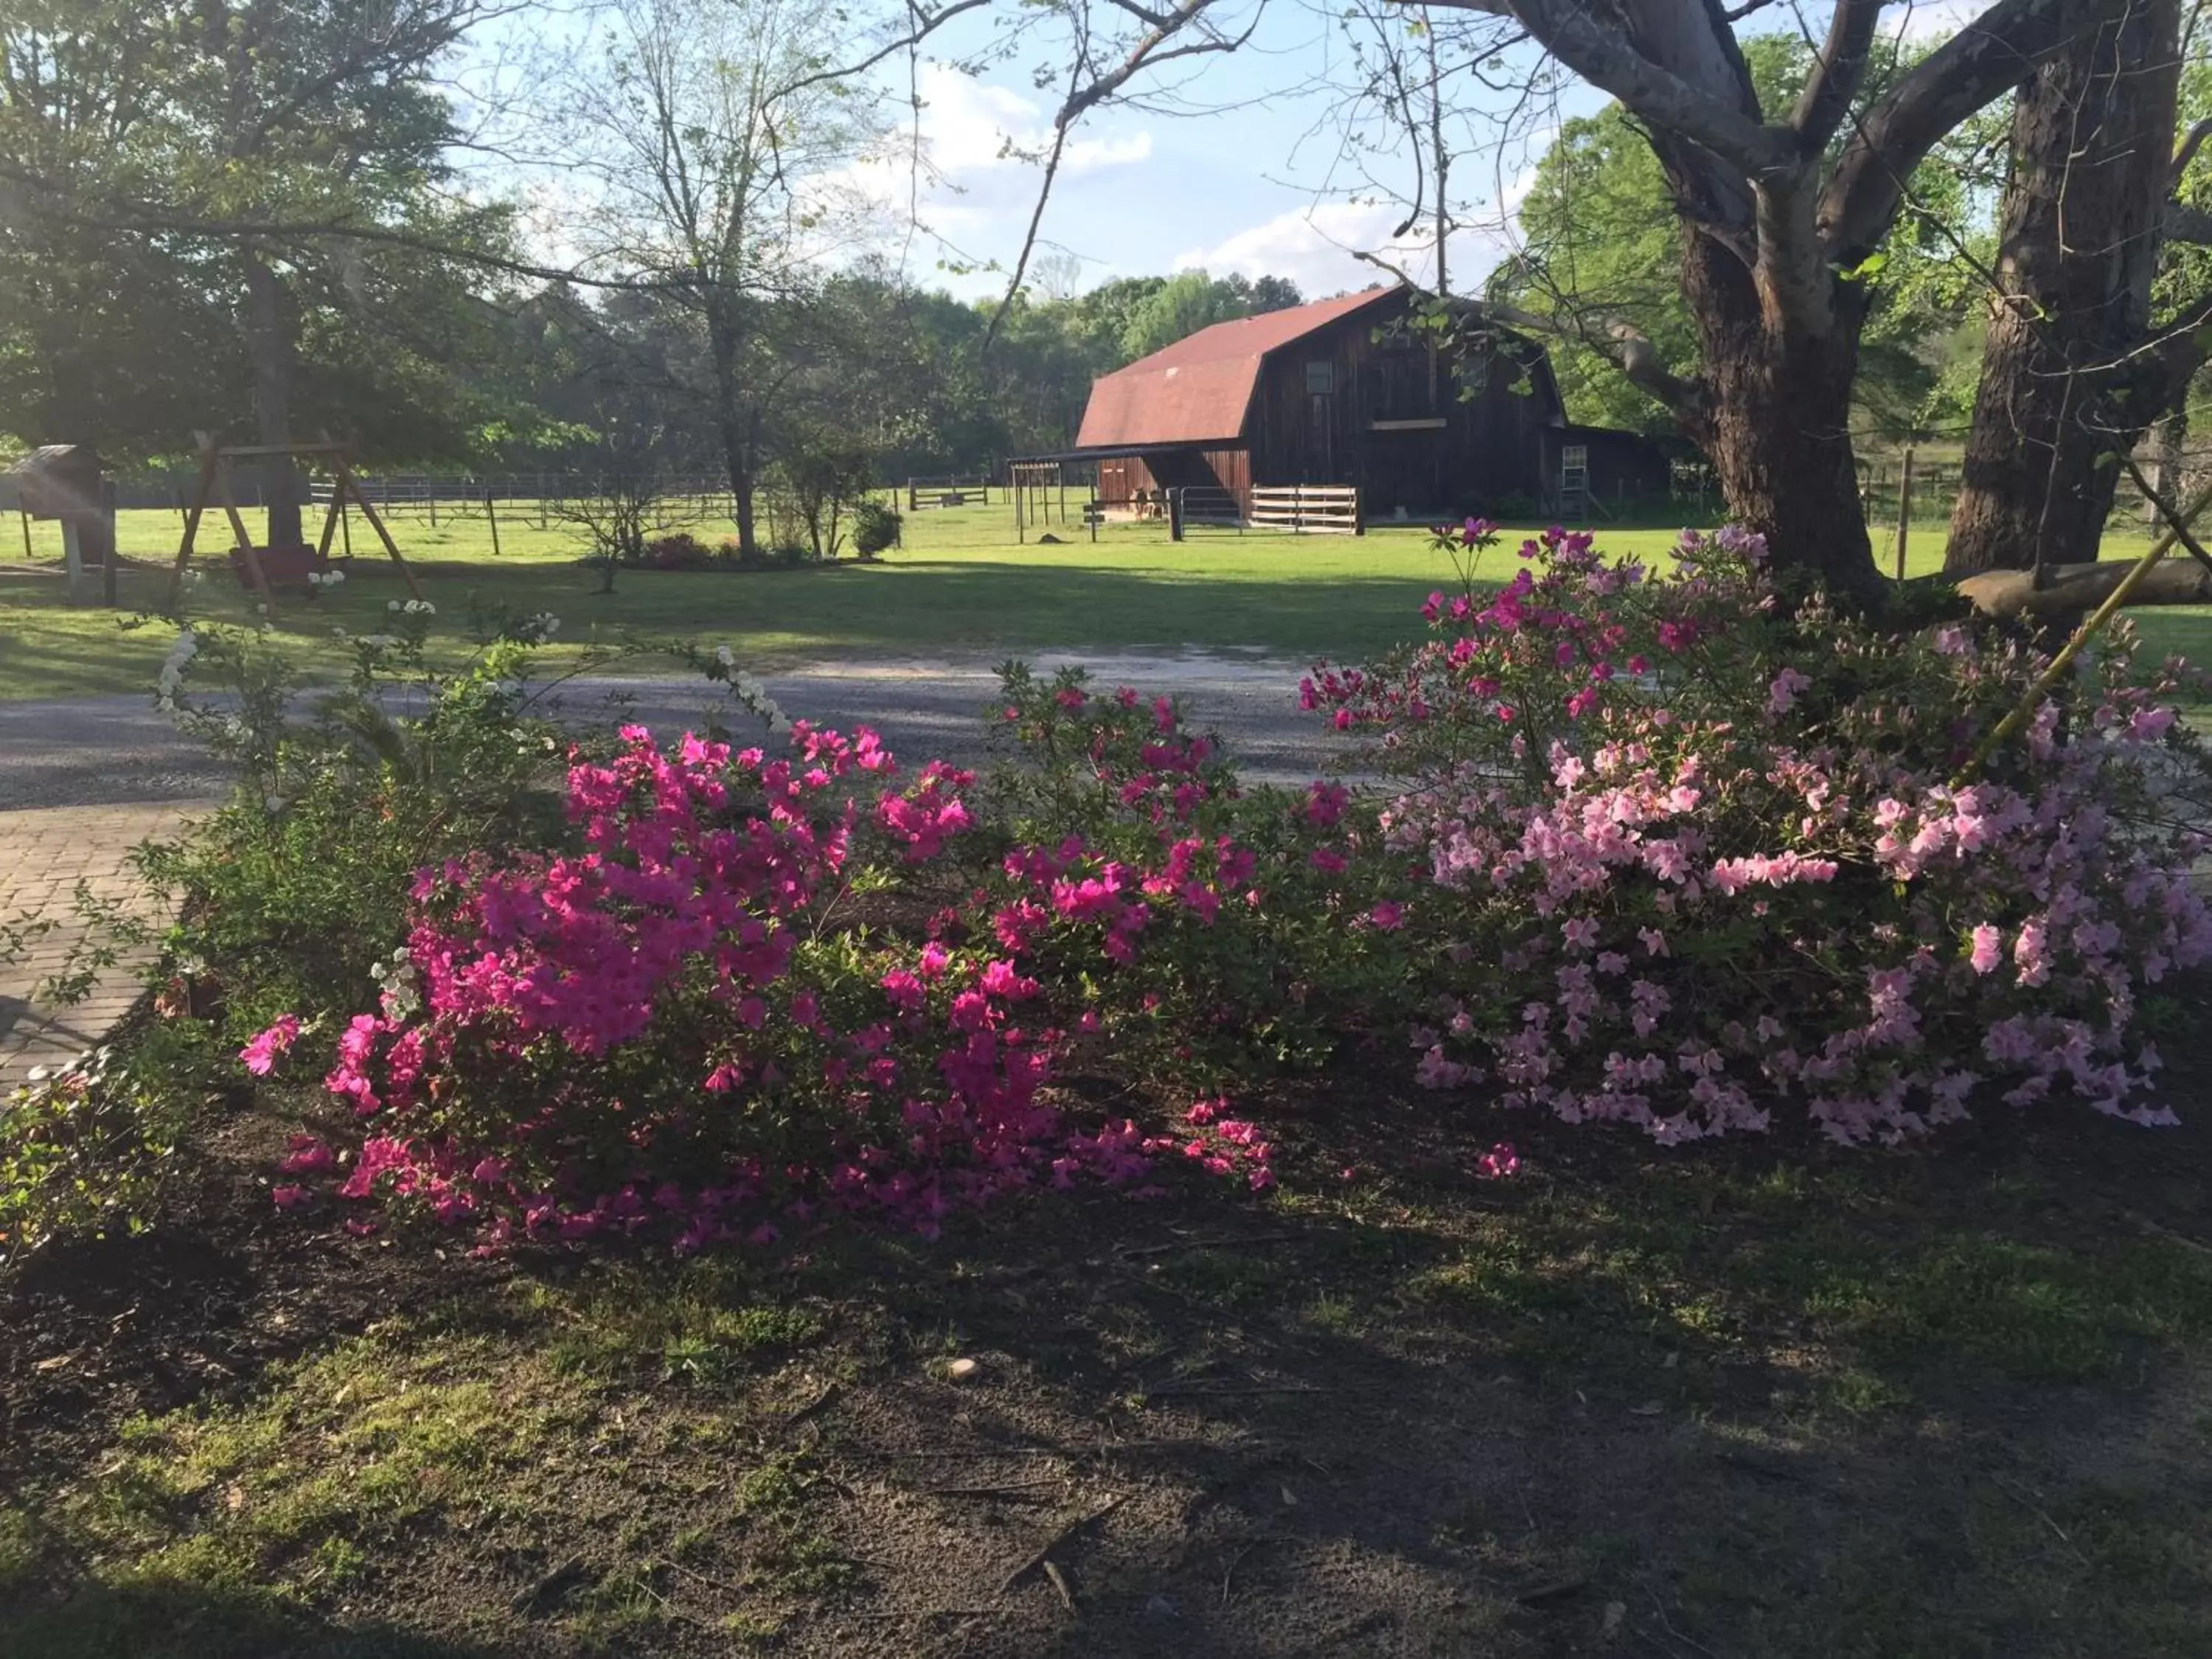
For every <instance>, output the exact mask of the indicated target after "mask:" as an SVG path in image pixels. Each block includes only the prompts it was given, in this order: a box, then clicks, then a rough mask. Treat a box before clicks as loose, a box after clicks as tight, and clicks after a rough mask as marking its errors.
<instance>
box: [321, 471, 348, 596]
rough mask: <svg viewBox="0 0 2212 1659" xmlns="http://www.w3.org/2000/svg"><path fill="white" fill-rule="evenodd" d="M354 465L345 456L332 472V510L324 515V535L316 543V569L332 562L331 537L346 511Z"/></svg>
mask: <svg viewBox="0 0 2212 1659" xmlns="http://www.w3.org/2000/svg"><path fill="white" fill-rule="evenodd" d="M351 471H352V465H351V463H349V461H348V460H347V459H346V458H345V457H344V456H343V455H341V456H340V457H338V464H337V466H336V467H334V468H332V469H331V510H330V511H329V512H327V513H324V514H323V533H322V535H321V536H320V537H319V538H318V539H317V541H316V543H315V568H317V569H320V568H322V567H323V566H325V565H326V564H328V563H329V562H331V536H332V534H333V533H334V532H336V531H337V527H338V517H339V515H340V514H341V513H343V512H344V511H345V492H346V479H347V477H348V476H349V474H350V473H351Z"/></svg>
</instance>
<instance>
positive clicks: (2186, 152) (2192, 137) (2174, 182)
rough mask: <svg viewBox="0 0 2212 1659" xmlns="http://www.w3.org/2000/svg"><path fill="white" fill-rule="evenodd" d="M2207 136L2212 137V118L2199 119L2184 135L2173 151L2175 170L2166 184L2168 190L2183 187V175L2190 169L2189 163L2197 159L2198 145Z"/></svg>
mask: <svg viewBox="0 0 2212 1659" xmlns="http://www.w3.org/2000/svg"><path fill="white" fill-rule="evenodd" d="M2207 138H2212V119H2206V120H2203V121H2197V122H2194V123H2192V124H2191V126H2190V129H2189V131H2187V132H2186V133H2185V134H2184V135H2183V137H2182V140H2181V144H2180V147H2179V149H2176V150H2175V151H2174V152H2173V171H2172V173H2171V175H2170V176H2169V178H2168V181H2167V184H2166V188H2167V189H2168V190H2179V189H2180V188H2181V179H2182V175H2183V174H2185V173H2187V172H2188V171H2189V164H2190V163H2191V161H2195V160H2196V159H2197V149H2198V147H2199V146H2201V145H2202V144H2203V143H2204V141H2205V139H2207Z"/></svg>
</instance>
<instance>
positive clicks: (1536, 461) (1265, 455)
mask: <svg viewBox="0 0 2212 1659" xmlns="http://www.w3.org/2000/svg"><path fill="white" fill-rule="evenodd" d="M1411 302H1412V294H1411V291H1410V290H1408V289H1403V288H1376V289H1368V290H1366V291H1365V292H1364V293H1361V294H1353V295H1343V296H1341V297H1340V298H1337V299H1334V300H1323V301H1317V302H1316V303H1315V304H1312V305H1307V306H1298V307H1292V308H1291V309H1289V310H1285V311H1279V312H1271V313H1267V314H1266V315H1264V316H1260V317H1249V318H1242V319H1237V320H1236V321H1234V322H1228V323H1219V324H1216V325H1214V326H1213V327H1212V328H1207V329H1201V330H1200V331H1199V332H1197V333H1196V334H1194V335H1192V336H1190V337H1188V338H1187V339H1183V340H1179V341H1177V342H1176V343H1175V344H1173V345H1171V346H1169V347H1167V348H1166V349H1164V350H1161V351H1158V352H1155V353H1153V354H1152V356H1149V357H1144V358H1140V359H1139V361H1137V362H1133V363H1131V364H1129V365H1128V366H1127V368H1122V369H1119V370H1117V371H1116V372H1115V373H1114V374H1109V375H1105V376H1103V377H1102V378H1101V379H1100V380H1097V382H1096V383H1095V384H1094V385H1093V386H1092V388H1091V401H1090V404H1089V405H1088V407H1087V408H1086V409H1085V412H1084V418H1083V426H1082V429H1081V432H1080V435H1079V438H1078V440H1077V447H1076V451H1075V453H1076V454H1077V455H1079V456H1082V457H1085V458H1091V459H1097V460H1098V462H1099V478H1100V497H1101V499H1102V500H1103V501H1107V502H1108V503H1109V504H1118V503H1123V502H1127V503H1133V504H1138V503H1143V502H1145V501H1148V500H1150V501H1157V499H1158V495H1159V494H1160V493H1161V492H1163V491H1166V490H1170V489H1189V488H1199V489H1210V490H1212V491H1215V492H1218V494H1219V495H1225V496H1227V497H1229V498H1231V499H1232V500H1234V501H1236V502H1237V505H1238V507H1240V508H1249V503H1250V491H1251V489H1252V488H1253V486H1255V485H1261V486H1277V485H1285V484H1336V485H1345V484H1349V485H1352V486H1355V487H1356V488H1357V489H1358V492H1359V496H1360V504H1361V508H1362V511H1363V513H1364V515H1365V516H1366V518H1367V519H1368V520H1370V521H1384V520H1394V519H1400V518H1404V519H1413V520H1423V519H1433V518H1435V517H1437V516H1440V515H1444V514H1458V513H1481V512H1486V513H1492V514H1493V515H1498V516H1502V515H1504V514H1506V513H1531V512H1536V511H1541V510H1547V509H1548V508H1550V507H1553V505H1554V504H1555V498H1556V496H1557V493H1558V490H1557V485H1558V479H1557V477H1556V476H1555V475H1556V473H1557V471H1558V467H1559V454H1560V453H1561V446H1560V444H1559V440H1558V437H1557V435H1558V434H1559V433H1561V432H1564V431H1565V430H1567V429H1568V428H1567V421H1566V416H1565V410H1564V408H1563V406H1562V404H1561V401H1560V398H1559V389H1558V386H1557V384H1556V382H1555V381H1554V380H1553V377H1552V372H1551V364H1550V361H1549V359H1548V358H1547V356H1545V354H1544V351H1543V349H1542V348H1541V346H1539V345H1537V344H1536V343H1534V342H1533V341H1530V340H1528V339H1527V338H1526V337H1522V336H1520V335H1517V334H1514V333H1512V332H1510V331H1505V330H1502V329H1501V330H1498V331H1496V333H1495V334H1494V335H1493V336H1492V338H1491V340H1490V341H1489V342H1488V343H1487V344H1486V346H1485V348H1484V349H1481V350H1480V351H1479V352H1477V353H1475V354H1473V355H1470V356H1467V357H1465V358H1462V360H1461V362H1459V364H1458V365H1457V366H1456V367H1455V366H1454V365H1453V364H1452V363H1451V362H1449V361H1448V360H1446V359H1444V358H1443V357H1442V356H1440V355H1439V354H1437V353H1436V352H1435V351H1433V350H1432V349H1431V347H1430V346H1429V345H1428V343H1426V342H1425V340H1424V339H1422V338H1420V337H1419V336H1418V335H1417V334H1416V333H1415V332H1414V331H1412V330H1409V329H1404V328H1395V327H1393V326H1391V325H1393V324H1395V323H1398V322H1400V321H1401V320H1402V319H1404V318H1405V317H1406V315H1407V312H1408V310H1409V309H1410V307H1411ZM1609 436H1610V437H1612V438H1614V439H1619V440H1620V441H1622V443H1623V444H1626V445H1627V446H1632V447H1633V446H1639V445H1643V442H1644V441H1642V440H1640V439H1636V438H1632V437H1631V436H1630V435H1626V434H1613V435H1609ZM1595 447H1596V448H1597V449H1599V450H1600V451H1601V453H1603V454H1604V455H1605V456H1607V457H1608V458H1616V457H1626V456H1627V455H1628V454H1629V451H1628V450H1627V449H1624V448H1623V447H1621V444H1611V443H1608V444H1601V445H1597V446H1595ZM1658 465H1659V466H1660V469H1661V476H1663V468H1664V462H1663V460H1662V461H1661V462H1660V463H1659V464H1658ZM1637 470H1638V476H1639V477H1648V476H1649V473H1650V468H1649V467H1640V468H1638V469H1637Z"/></svg>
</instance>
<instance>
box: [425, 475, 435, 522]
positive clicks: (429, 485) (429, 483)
mask: <svg viewBox="0 0 2212 1659" xmlns="http://www.w3.org/2000/svg"><path fill="white" fill-rule="evenodd" d="M422 493H423V494H424V495H428V497H429V498H430V528H431V529H433V530H435V529H436V528H437V527H438V486H437V483H436V482H435V480H433V479H429V478H425V479H423V480H422Z"/></svg>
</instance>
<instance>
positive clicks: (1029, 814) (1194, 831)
mask: <svg viewBox="0 0 2212 1659" xmlns="http://www.w3.org/2000/svg"><path fill="white" fill-rule="evenodd" d="M1003 689H1004V716H1003V722H1002V723H1003V726H1004V729H1005V731H1006V732H1007V733H1009V734H1010V735H1011V736H1012V738H1014V739H1015V740H1016V741H1017V742H1018V744H1019V746H1020V754H1021V761H1022V763H1021V764H1019V765H1018V766H1016V767H1014V768H1012V769H1008V770H1006V772H1004V773H1003V774H1002V775H1000V778H999V779H998V780H997V782H996V787H995V788H994V792H993V794H992V797H991V802H990V809H989V816H990V817H991V819H992V821H993V823H994V825H995V826H996V829H997V834H998V839H997V840H996V841H990V840H988V839H987V838H986V839H985V840H984V841H983V843H982V844H984V845H985V846H987V847H988V848H991V849H992V850H993V852H994V854H996V855H997V856H996V857H995V860H994V863H993V864H992V865H991V866H987V867H985V868H983V869H981V871H980V872H978V874H977V877H976V890H975V891H976V896H977V899H978V901H979V902H980V904H981V910H982V915H984V916H986V917H987V921H988V925H989V927H990V928H991V929H992V931H993V933H994V936H995V937H996V938H997V939H999V940H1000V942H1001V943H1002V944H1012V943H1017V942H1018V943H1019V944H1020V945H1022V947H1023V948H1024V949H1025V950H1028V951H1032V952H1033V953H1034V955H1035V958H1036V962H1037V963H1038V964H1039V971H1040V972H1041V973H1043V974H1044V975H1046V976H1047V977H1048V978H1049V979H1052V980H1054V981H1055V982H1057V983H1060V984H1063V985H1066V986H1069V987H1075V988H1076V989H1077V990H1078V992H1079V994H1081V995H1082V996H1083V997H1084V998H1085V1008H1086V1009H1087V1010H1088V1011H1090V1012H1093V1013H1095V1015H1096V1016H1097V1018H1098V1019H1099V1020H1100V1021H1102V1022H1103V1025H1104V1028H1105V1030H1107V1032H1108V1033H1109V1035H1110V1036H1112V1037H1113V1039H1114V1040H1115V1052H1116V1054H1119V1055H1120V1056H1121V1057H1122V1059H1123V1061H1124V1063H1125V1064H1134V1065H1136V1066H1139V1067H1148V1068H1152V1069H1158V1070H1164V1071H1167V1072H1170V1073H1174V1074H1175V1075H1176V1076H1177V1077H1178V1078H1179V1079H1182V1080H1183V1081H1187V1082H1188V1083H1190V1084H1191V1085H1194V1086H1196V1087H1199V1088H1201V1089H1206V1088H1212V1087H1215V1086H1217V1085H1223V1084H1225V1083H1227V1082H1229V1081H1231V1080H1232V1079H1236V1080H1242V1079H1246V1078H1249V1076H1251V1075H1252V1074H1253V1073H1255V1072H1261V1071H1265V1070H1267V1069H1269V1068H1272V1067H1274V1066H1282V1065H1293V1066H1311V1065H1316V1064H1319V1063H1321V1062H1322V1061H1324V1060H1327V1059H1328V1057H1329V1056H1331V1055H1332V1054H1335V1053H1336V1052H1338V1050H1339V1049H1340V1048H1341V1046H1342V1045H1343V1044H1344V1043H1345V1042H1346V1041H1347V1040H1356V1039H1358V1038H1359V1037H1361V1036H1364V1034H1366V1033H1368V1032H1370V1031H1371V1030H1375V1029H1376V1022H1377V1019H1378V1012H1379V1011H1383V1010H1386V1009H1388V1008H1389V1004H1390V1003H1391V1002H1392V1001H1393V1000H1395V999H1397V998H1399V997H1400V996H1401V994H1402V987H1403V986H1404V983H1405V981H1406V976H1407V972H1408V960H1407V952H1406V951H1405V950H1404V949H1403V948H1402V947H1401V944H1400V942H1399V941H1398V940H1397V939H1395V937H1394V930H1395V925H1396V923H1395V916H1394V910H1395V906H1394V904H1393V902H1392V900H1391V898H1390V897H1389V895H1390V894H1392V893H1394V892H1395V891H1397V890H1400V889H1401V887H1402V886H1403V884H1404V881H1405V878H1406V874H1407V872H1410V871H1411V870H1412V868H1413V865H1412V863H1411V862H1410V861H1409V860H1405V859H1403V858H1396V859H1395V860H1394V859H1393V857H1392V856H1391V855H1390V854H1389V852H1388V850H1387V849H1386V848H1385V847H1384V845H1383V838H1382V836H1381V834H1380V831H1379V826H1378V824H1377V822H1376V816H1375V813H1374V811H1373V810H1372V809H1371V807H1364V806H1362V805H1360V804H1359V803H1358V801H1357V800H1356V799H1355V798H1354V797H1353V795H1352V793H1351V792H1350V791H1348V790H1346V788H1345V787H1342V786H1341V785H1339V784H1335V783H1331V782H1328V781H1316V782H1315V783H1313V784H1311V785H1310V787H1307V788H1304V789H1302V790H1282V789H1267V788H1251V787H1247V786H1246V785H1245V784H1244V783H1243V781H1241V780H1240V779H1239V778H1238V777H1237V774H1236V771H1235V770H1234V769H1233V768H1232V767H1231V766H1230V765H1229V763H1227V761H1226V760H1225V757H1223V756H1222V754H1221V753H1220V750H1219V747H1218V743H1217V742H1216V741H1215V739H1213V738H1211V737H1209V736H1207V735H1206V734H1203V733H1199V732H1193V731H1191V730H1190V729H1189V727H1188V725H1187V723H1186V722H1185V720H1184V718H1183V715H1182V711H1181V710H1180V708H1178V707H1177V706H1176V703H1175V702H1173V701H1172V700H1171V699H1170V698H1167V697H1164V696H1162V697H1146V696H1140V695H1139V693H1138V692H1136V691H1135V690H1133V689H1131V688H1129V687H1127V686H1123V687H1121V688H1119V689H1118V690H1115V691H1113V692H1110V693H1104V694H1101V693H1097V692H1094V691H1092V690H1091V689H1090V688H1089V686H1088V684H1087V683H1086V682H1085V679H1084V677H1083V676H1082V675H1081V674H1080V672H1079V671H1067V672H1064V673H1062V674H1061V675H1060V676H1059V677H1058V678H1055V679H1053V680H1050V681H1041V680H1038V679H1036V678H1034V677H1033V676H1031V675H1030V674H1029V673H1028V672H1027V671H1026V670H1024V669H1021V668H1019V667H1014V668H1012V669H1010V670H1009V671H1007V672H1006V684H1005V686H1004V688H1003ZM1394 864H1395V868H1394V867H1393V866H1394ZM1379 1017H1380V1018H1381V1019H1382V1020H1383V1023H1385V1024H1389V1025H1391V1026H1395V1025H1396V1024H1398V1023H1399V1022H1398V1019H1397V1017H1396V1015H1395V1012H1380V1014H1379Z"/></svg>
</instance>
